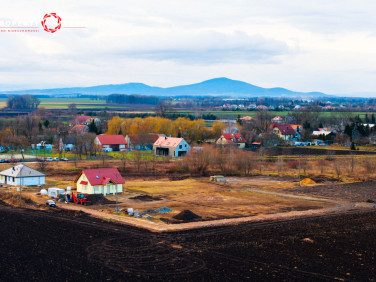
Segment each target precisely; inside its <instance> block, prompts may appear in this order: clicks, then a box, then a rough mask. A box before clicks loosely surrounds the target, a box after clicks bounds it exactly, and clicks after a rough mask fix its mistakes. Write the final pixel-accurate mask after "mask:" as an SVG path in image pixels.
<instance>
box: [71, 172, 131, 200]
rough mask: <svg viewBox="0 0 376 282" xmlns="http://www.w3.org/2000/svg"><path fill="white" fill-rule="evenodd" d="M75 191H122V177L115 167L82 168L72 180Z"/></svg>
mask: <svg viewBox="0 0 376 282" xmlns="http://www.w3.org/2000/svg"><path fill="white" fill-rule="evenodd" d="M74 182H75V183H76V186H77V193H83V194H102V195H108V194H114V195H115V194H116V193H123V184H124V183H125V180H124V178H123V177H122V176H121V174H120V173H119V171H118V169H117V168H99V169H83V170H82V171H81V173H80V174H79V175H78V176H77V177H76V179H75V180H74Z"/></svg>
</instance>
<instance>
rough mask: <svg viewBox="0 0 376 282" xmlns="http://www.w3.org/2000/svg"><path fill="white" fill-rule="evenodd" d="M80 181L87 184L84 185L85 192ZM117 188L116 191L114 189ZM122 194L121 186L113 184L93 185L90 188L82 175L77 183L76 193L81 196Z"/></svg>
mask: <svg viewBox="0 0 376 282" xmlns="http://www.w3.org/2000/svg"><path fill="white" fill-rule="evenodd" d="M81 181H87V182H88V184H87V185H86V190H85V189H84V186H85V185H83V184H80V182H81ZM116 186H117V189H116ZM116 192H117V193H123V184H117V185H115V184H113V183H109V185H95V186H92V185H91V184H90V182H89V181H88V179H87V177H86V176H85V175H84V174H82V175H81V176H80V178H79V179H78V181H77V193H83V194H104V195H107V194H115V193H116Z"/></svg>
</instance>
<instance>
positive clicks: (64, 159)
mask: <svg viewBox="0 0 376 282" xmlns="http://www.w3.org/2000/svg"><path fill="white" fill-rule="evenodd" d="M60 160H61V161H65V162H66V161H69V159H67V158H61V159H60Z"/></svg>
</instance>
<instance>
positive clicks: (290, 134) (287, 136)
mask: <svg viewBox="0 0 376 282" xmlns="http://www.w3.org/2000/svg"><path fill="white" fill-rule="evenodd" d="M273 133H274V134H276V135H277V136H278V137H279V138H281V139H283V140H292V139H294V138H295V137H296V135H297V134H296V131H295V130H294V129H293V128H292V127H291V125H290V124H275V125H274V126H273Z"/></svg>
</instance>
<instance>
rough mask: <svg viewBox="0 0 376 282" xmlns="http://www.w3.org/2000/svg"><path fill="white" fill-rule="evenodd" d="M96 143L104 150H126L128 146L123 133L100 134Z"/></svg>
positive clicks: (95, 140)
mask: <svg viewBox="0 0 376 282" xmlns="http://www.w3.org/2000/svg"><path fill="white" fill-rule="evenodd" d="M94 143H95V145H97V146H98V147H99V148H100V149H102V150H104V151H124V150H125V149H126V146H127V141H125V138H124V136H123V135H98V136H97V137H95V139H94Z"/></svg>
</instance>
